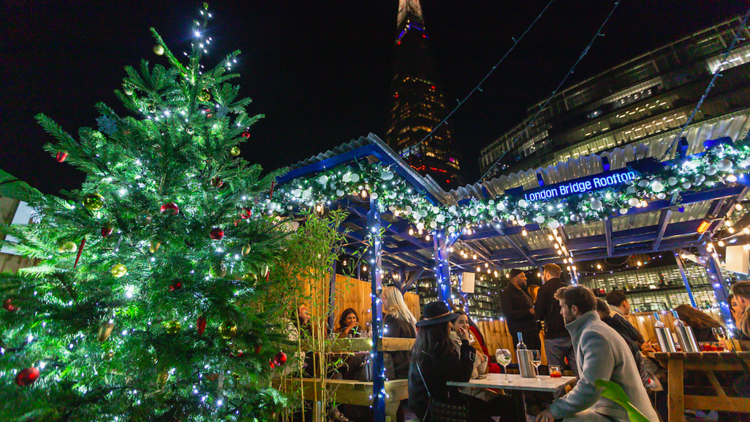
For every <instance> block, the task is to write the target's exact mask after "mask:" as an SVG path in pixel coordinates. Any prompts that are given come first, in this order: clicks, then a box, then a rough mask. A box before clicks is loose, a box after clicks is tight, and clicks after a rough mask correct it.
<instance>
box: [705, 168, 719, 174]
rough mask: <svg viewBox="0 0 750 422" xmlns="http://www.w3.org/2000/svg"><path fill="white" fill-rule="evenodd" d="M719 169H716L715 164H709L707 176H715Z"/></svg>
mask: <svg viewBox="0 0 750 422" xmlns="http://www.w3.org/2000/svg"><path fill="white" fill-rule="evenodd" d="M718 171H719V170H717V169H716V167H714V166H708V167H706V176H713V175H714V174H716V173H717V172H718Z"/></svg>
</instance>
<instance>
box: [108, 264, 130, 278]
mask: <svg viewBox="0 0 750 422" xmlns="http://www.w3.org/2000/svg"><path fill="white" fill-rule="evenodd" d="M127 273H128V268H127V267H126V266H124V265H122V264H117V265H115V266H114V267H112V275H113V276H115V277H117V278H120V277H124V276H125V275H126V274H127Z"/></svg>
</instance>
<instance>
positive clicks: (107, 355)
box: [103, 349, 115, 360]
mask: <svg viewBox="0 0 750 422" xmlns="http://www.w3.org/2000/svg"><path fill="white" fill-rule="evenodd" d="M113 357H115V351H114V350H112V349H109V351H107V352H106V353H104V356H103V358H104V360H112V358H113Z"/></svg>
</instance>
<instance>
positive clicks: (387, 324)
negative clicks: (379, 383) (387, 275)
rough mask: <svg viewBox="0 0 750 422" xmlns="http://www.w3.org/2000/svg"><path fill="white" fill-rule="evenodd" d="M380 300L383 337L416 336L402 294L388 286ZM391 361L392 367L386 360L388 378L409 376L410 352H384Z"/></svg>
mask: <svg viewBox="0 0 750 422" xmlns="http://www.w3.org/2000/svg"><path fill="white" fill-rule="evenodd" d="M380 300H382V301H383V314H385V316H384V317H383V327H384V333H383V337H399V338H415V337H417V328H416V325H415V324H416V323H417V319H416V318H414V315H412V313H411V311H410V310H409V308H408V307H407V306H406V302H404V296H403V295H402V294H401V291H400V290H399V289H398V288H396V287H394V286H388V287H385V288H384V289H383V292H382V293H381V294H380ZM386 354H387V355H388V356H390V358H392V361H393V364H392V366H393V368H390V366H391V365H390V364H389V363H388V362H386V364H385V365H386V376H387V377H388V379H406V378H408V377H409V358H410V357H411V352H409V351H399V352H386Z"/></svg>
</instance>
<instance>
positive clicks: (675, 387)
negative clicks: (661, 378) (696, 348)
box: [654, 352, 750, 422]
mask: <svg viewBox="0 0 750 422" xmlns="http://www.w3.org/2000/svg"><path fill="white" fill-rule="evenodd" d="M654 358H656V359H657V360H658V361H659V362H660V363H661V364H662V366H664V367H666V368H667V374H668V377H669V422H677V421H684V420H685V408H688V409H701V410H708V409H710V410H718V411H725V412H742V413H750V399H748V398H741V397H728V396H727V394H726V392H724V389H723V388H722V386H721V385H720V384H719V381H718V380H717V379H716V375H715V374H714V372H715V371H730V372H738V373H741V372H744V371H745V369H744V367H743V366H742V364H741V363H740V362H739V359H743V360H744V361H745V362H748V363H750V352H737V353H736V354H735V353H732V352H701V353H681V352H680V353H654ZM685 371H703V372H705V373H706V376H708V380H709V382H710V383H711V386H712V387H713V388H714V390H715V392H716V395H712V396H686V395H685V384H684V380H685Z"/></svg>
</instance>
